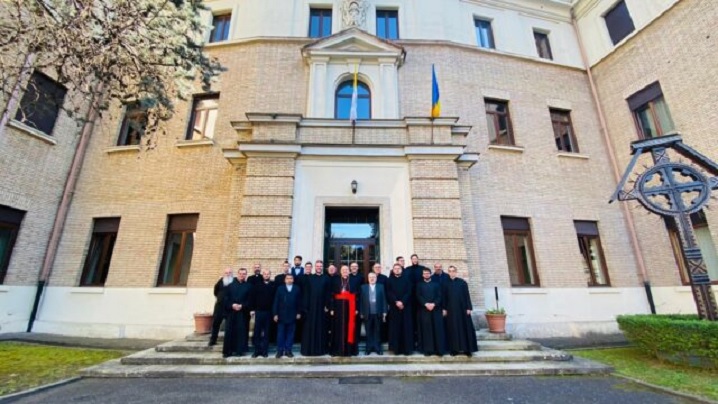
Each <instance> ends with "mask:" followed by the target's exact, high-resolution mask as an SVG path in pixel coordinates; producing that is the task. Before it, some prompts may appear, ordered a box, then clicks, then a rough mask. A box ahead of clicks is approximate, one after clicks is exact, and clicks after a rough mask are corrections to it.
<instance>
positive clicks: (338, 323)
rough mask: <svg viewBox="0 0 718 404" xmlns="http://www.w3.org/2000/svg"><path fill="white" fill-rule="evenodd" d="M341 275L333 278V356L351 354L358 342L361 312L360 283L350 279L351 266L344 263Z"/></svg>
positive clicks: (340, 271)
mask: <svg viewBox="0 0 718 404" xmlns="http://www.w3.org/2000/svg"><path fill="white" fill-rule="evenodd" d="M339 273H340V275H339V276H337V277H334V278H333V279H332V286H331V292H332V309H331V311H330V314H331V318H332V325H333V327H332V331H333V333H332V352H331V354H332V355H333V356H351V355H353V354H354V352H355V349H356V346H357V343H358V342H359V341H357V339H356V333H355V327H356V326H357V322H356V317H357V314H359V293H360V285H359V284H358V283H355V282H351V281H350V279H349V267H348V266H346V265H342V267H341V269H340V270H339Z"/></svg>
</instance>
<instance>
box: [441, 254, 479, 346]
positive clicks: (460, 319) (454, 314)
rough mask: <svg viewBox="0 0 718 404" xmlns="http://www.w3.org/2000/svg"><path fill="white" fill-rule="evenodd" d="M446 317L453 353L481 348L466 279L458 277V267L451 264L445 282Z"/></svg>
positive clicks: (444, 312)
mask: <svg viewBox="0 0 718 404" xmlns="http://www.w3.org/2000/svg"><path fill="white" fill-rule="evenodd" d="M442 296H443V298H444V311H443V314H444V319H445V322H446V329H447V333H446V339H447V342H448V343H447V345H448V347H449V352H450V353H451V355H457V354H465V355H466V356H471V353H472V352H476V351H478V350H479V348H478V346H477V343H476V330H475V329H474V322H473V321H471V310H472V309H473V307H472V306H471V297H470V296H469V286H468V285H467V284H466V281H465V280H463V279H461V278H459V277H458V272H457V270H456V267H455V266H453V265H450V266H449V281H447V282H446V283H445V284H444V293H443V294H442Z"/></svg>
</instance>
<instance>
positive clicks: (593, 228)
mask: <svg viewBox="0 0 718 404" xmlns="http://www.w3.org/2000/svg"><path fill="white" fill-rule="evenodd" d="M573 225H574V226H575V227H576V233H577V234H579V235H581V236H598V224H597V223H596V222H588V221H582V220H576V221H574V222H573Z"/></svg>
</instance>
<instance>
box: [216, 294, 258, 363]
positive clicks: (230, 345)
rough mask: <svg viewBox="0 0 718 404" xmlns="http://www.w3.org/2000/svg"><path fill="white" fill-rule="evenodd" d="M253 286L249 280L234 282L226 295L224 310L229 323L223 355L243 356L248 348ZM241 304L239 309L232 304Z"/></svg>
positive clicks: (226, 328) (226, 329) (225, 333)
mask: <svg viewBox="0 0 718 404" xmlns="http://www.w3.org/2000/svg"><path fill="white" fill-rule="evenodd" d="M251 292H252V287H251V285H250V284H249V283H248V282H246V281H245V282H239V281H235V282H232V283H231V284H230V285H229V286H228V287H227V291H226V292H225V295H224V312H225V315H226V316H227V325H226V327H225V331H224V345H223V346H222V355H223V356H225V357H227V356H232V355H238V356H241V355H243V354H244V353H245V352H247V349H248V341H247V339H248V337H249V330H248V329H247V321H246V318H247V317H249V308H250V307H249V305H250V300H249V299H250V294H251ZM234 304H239V305H241V307H240V308H239V310H234V309H233V308H232V305H234Z"/></svg>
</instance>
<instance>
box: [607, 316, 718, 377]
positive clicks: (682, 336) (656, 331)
mask: <svg viewBox="0 0 718 404" xmlns="http://www.w3.org/2000/svg"><path fill="white" fill-rule="evenodd" d="M616 321H618V326H619V328H620V329H621V331H623V333H624V334H625V335H626V338H628V340H629V341H631V342H632V343H634V344H635V345H636V346H637V347H638V348H639V349H641V350H642V351H644V352H646V353H647V354H649V355H653V356H655V357H656V358H658V359H661V360H667V361H670V362H677V363H682V364H688V365H691V366H699V367H709V368H718V322H715V321H705V320H700V319H698V316H696V315H682V314H669V315H650V314H639V315H626V316H618V318H617V319H616Z"/></svg>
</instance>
